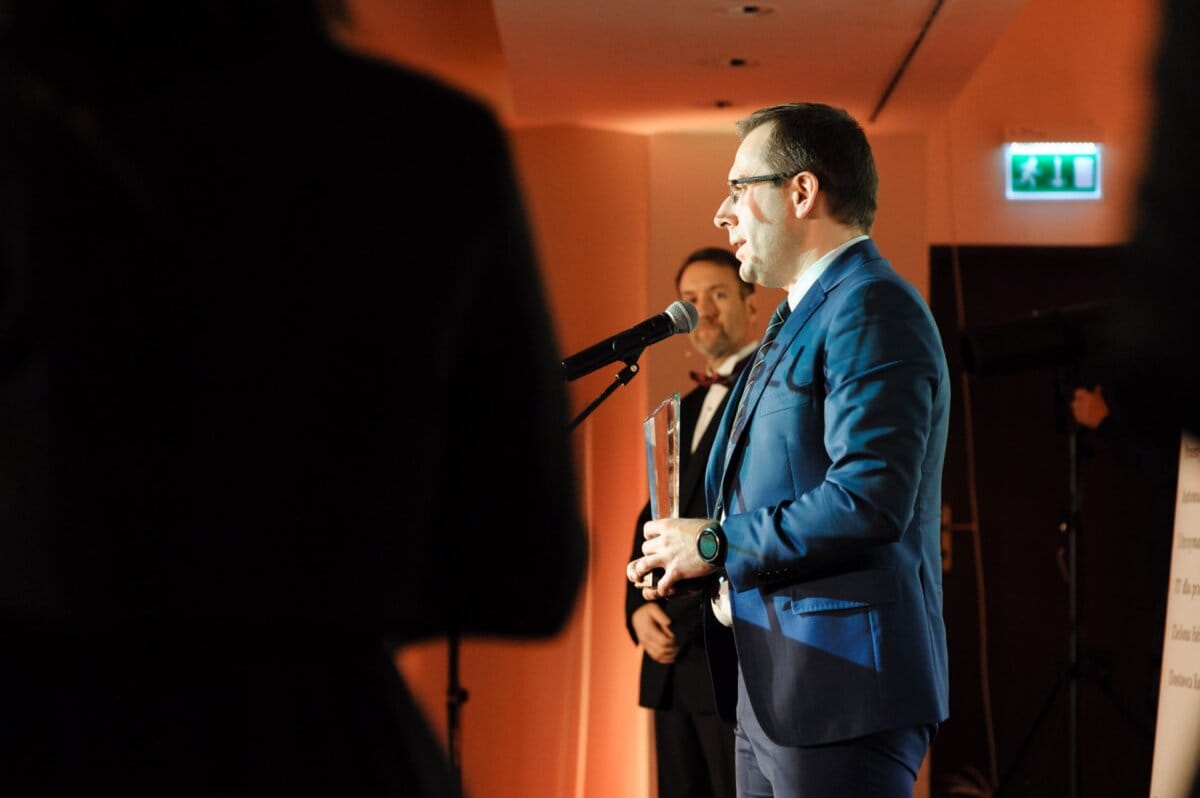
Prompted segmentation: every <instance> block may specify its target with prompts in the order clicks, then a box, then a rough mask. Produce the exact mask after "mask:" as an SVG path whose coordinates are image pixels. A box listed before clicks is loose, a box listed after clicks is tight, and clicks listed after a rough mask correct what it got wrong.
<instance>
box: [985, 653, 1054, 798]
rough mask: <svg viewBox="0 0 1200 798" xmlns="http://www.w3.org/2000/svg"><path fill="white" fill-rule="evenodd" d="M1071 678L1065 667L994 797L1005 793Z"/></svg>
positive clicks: (1001, 779)
mask: <svg viewBox="0 0 1200 798" xmlns="http://www.w3.org/2000/svg"><path fill="white" fill-rule="evenodd" d="M1071 678H1072V677H1071V671H1070V669H1063V672H1062V674H1061V675H1060V676H1059V677H1058V680H1057V681H1056V682H1055V683H1054V687H1053V688H1051V690H1050V694H1049V695H1047V696H1046V700H1045V701H1043V702H1042V708H1041V709H1040V710H1038V714H1037V717H1036V718H1035V719H1034V721H1033V725H1032V726H1031V727H1030V728H1029V731H1028V732H1027V733H1026V735H1025V739H1024V740H1022V741H1021V746H1020V748H1018V749H1017V755H1016V757H1015V758H1014V759H1013V761H1012V764H1011V765H1009V766H1008V769H1007V770H1006V771H1005V772H1004V775H1003V776H1001V777H1000V783H999V785H997V786H996V793H995V796H994V798H1000V796H1002V795H1004V789H1005V787H1007V786H1008V782H1009V780H1010V779H1011V778H1012V776H1013V774H1014V773H1016V772H1017V768H1018V767H1020V765H1021V762H1022V761H1023V760H1024V759H1025V754H1026V752H1027V751H1028V750H1029V746H1030V745H1032V744H1033V738H1034V737H1035V736H1037V732H1038V729H1040V728H1041V726H1042V723H1043V722H1044V721H1045V720H1046V717H1047V716H1048V715H1049V714H1050V710H1051V709H1052V708H1053V707H1054V701H1055V699H1057V698H1058V694H1059V692H1060V691H1061V690H1062V686H1063V682H1065V681H1067V680H1068V679H1071Z"/></svg>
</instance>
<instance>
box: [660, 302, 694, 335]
mask: <svg viewBox="0 0 1200 798" xmlns="http://www.w3.org/2000/svg"><path fill="white" fill-rule="evenodd" d="M666 313H667V317H668V318H670V319H671V326H672V327H674V328H675V332H677V333H686V332H691V331H692V330H694V329H695V328H696V322H698V321H700V311H698V310H696V306H695V305H693V304H692V303H691V302H684V301H683V300H682V299H677V300H675V301H674V302H672V303H671V304H670V306H669V307H668V308H667V310H666Z"/></svg>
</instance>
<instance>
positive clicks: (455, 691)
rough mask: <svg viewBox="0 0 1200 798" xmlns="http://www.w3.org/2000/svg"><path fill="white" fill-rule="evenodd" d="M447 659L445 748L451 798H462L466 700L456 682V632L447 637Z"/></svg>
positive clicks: (464, 693) (464, 694)
mask: <svg viewBox="0 0 1200 798" xmlns="http://www.w3.org/2000/svg"><path fill="white" fill-rule="evenodd" d="M448 642H449V658H448V663H447V670H448V671H449V674H448V677H447V680H446V721H447V728H446V747H447V749H448V750H447V758H448V759H449V760H450V771H451V774H452V776H453V778H454V786H453V789H454V793H453V798H462V794H463V787H462V732H461V726H460V724H459V709H460V708H461V707H462V705H463V703H464V702H465V701H466V700H467V691H466V690H464V689H463V688H462V685H461V684H459V681H458V632H457V631H452V632H450V635H449V641H448Z"/></svg>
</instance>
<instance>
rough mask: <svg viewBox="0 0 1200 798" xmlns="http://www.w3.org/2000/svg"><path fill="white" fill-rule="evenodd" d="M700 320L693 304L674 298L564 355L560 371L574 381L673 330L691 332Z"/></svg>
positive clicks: (637, 351) (634, 352)
mask: <svg viewBox="0 0 1200 798" xmlns="http://www.w3.org/2000/svg"><path fill="white" fill-rule="evenodd" d="M699 320H700V313H699V312H698V311H697V310H696V306H695V305H693V304H691V303H690V302H684V301H683V300H676V301H674V302H672V303H671V304H670V306H669V307H668V308H667V309H666V310H664V311H663V312H662V313H659V314H658V315H657V316H651V317H650V318H648V319H646V320H645V321H643V322H642V323H641V324H635V325H634V326H632V327H630V328H629V329H628V330H625V331H624V332H619V333H617V334H616V335H614V336H612V337H611V338H607V339H605V340H603V341H601V342H600V343H598V344H595V345H594V346H589V347H588V348H587V349H584V350H583V351H582V352H577V353H575V354H574V355H571V356H570V357H568V358H566V359H565V360H563V362H562V367H563V373H564V374H565V375H566V377H567V380H568V381H570V380H576V379H579V378H580V377H582V376H583V375H584V374H591V373H592V372H593V371H595V370H596V369H598V368H601V367H602V366H607V365H608V364H609V363H612V362H613V361H615V360H624V359H625V358H627V357H629V356H630V355H633V356H635V357H636V356H637V355H638V354H640V353H641V351H642V350H643V349H645V348H646V347H647V346H649V345H650V344H656V343H658V342H659V341H661V340H662V339H664V338H669V337H671V336H672V335H674V334H675V333H685V332H691V331H692V328H694V327H695V326H696V322H697V321H699Z"/></svg>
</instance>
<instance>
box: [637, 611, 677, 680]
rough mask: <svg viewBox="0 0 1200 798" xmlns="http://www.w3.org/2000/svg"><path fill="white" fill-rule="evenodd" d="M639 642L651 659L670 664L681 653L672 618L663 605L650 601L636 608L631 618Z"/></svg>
mask: <svg viewBox="0 0 1200 798" xmlns="http://www.w3.org/2000/svg"><path fill="white" fill-rule="evenodd" d="M630 621H631V622H632V623H633V631H634V633H636V634H637V639H638V642H639V643H641V644H642V647H643V648H645V649H646V653H647V654H649V655H650V659H652V660H654V661H655V662H661V663H662V664H664V665H670V664H671V663H672V662H674V661H675V657H676V656H678V655H679V645H678V644H677V643H676V642H675V635H674V633H672V632H671V618H670V616H668V615H667V613H666V611H665V610H663V608H662V607H660V606H659V605H657V604H655V603H654V602H650V603H649V604H643V605H642V606H640V607H638V608H637V609H636V610H634V613H633V616H632V617H631V618H630Z"/></svg>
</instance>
